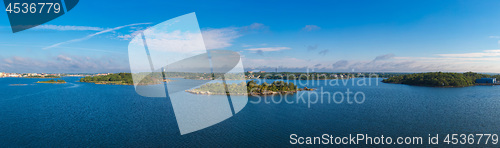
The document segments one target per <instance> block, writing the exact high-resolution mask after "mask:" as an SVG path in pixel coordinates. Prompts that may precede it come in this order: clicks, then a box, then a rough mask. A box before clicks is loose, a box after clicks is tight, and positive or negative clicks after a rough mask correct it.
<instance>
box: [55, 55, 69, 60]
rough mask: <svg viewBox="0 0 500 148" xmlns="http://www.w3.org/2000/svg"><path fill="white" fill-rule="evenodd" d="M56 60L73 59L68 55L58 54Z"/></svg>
mask: <svg viewBox="0 0 500 148" xmlns="http://www.w3.org/2000/svg"><path fill="white" fill-rule="evenodd" d="M57 60H60V61H71V60H73V59H71V58H70V57H67V56H64V55H58V56H57Z"/></svg>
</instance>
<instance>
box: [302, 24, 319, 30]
mask: <svg viewBox="0 0 500 148" xmlns="http://www.w3.org/2000/svg"><path fill="white" fill-rule="evenodd" d="M319 29H321V28H320V27H319V26H316V25H306V26H305V27H304V28H302V31H314V30H319Z"/></svg>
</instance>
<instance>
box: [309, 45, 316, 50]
mask: <svg viewBox="0 0 500 148" xmlns="http://www.w3.org/2000/svg"><path fill="white" fill-rule="evenodd" d="M316 49H318V45H309V46H307V50H308V51H311V50H316Z"/></svg>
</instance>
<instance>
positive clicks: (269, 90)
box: [187, 80, 313, 95]
mask: <svg viewBox="0 0 500 148" xmlns="http://www.w3.org/2000/svg"><path fill="white" fill-rule="evenodd" d="M227 89H228V91H229V92H230V93H231V94H237V95H247V94H251V95H267V94H276V93H295V92H297V91H301V90H313V89H309V88H307V87H306V88H302V89H299V88H298V87H297V86H296V85H295V84H293V83H287V82H284V81H274V82H273V83H271V84H268V83H266V82H264V83H262V84H257V83H256V82H255V81H253V80H252V81H249V82H247V83H246V85H245V83H243V82H242V83H238V84H227ZM187 92H190V93H194V94H219V95H224V94H227V92H226V89H225V86H224V84H222V83H208V84H205V85H202V86H200V87H199V88H196V89H193V90H187Z"/></svg>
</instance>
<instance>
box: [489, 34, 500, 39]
mask: <svg viewBox="0 0 500 148" xmlns="http://www.w3.org/2000/svg"><path fill="white" fill-rule="evenodd" d="M489 38H491V39H500V36H493V35H492V36H489Z"/></svg>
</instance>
